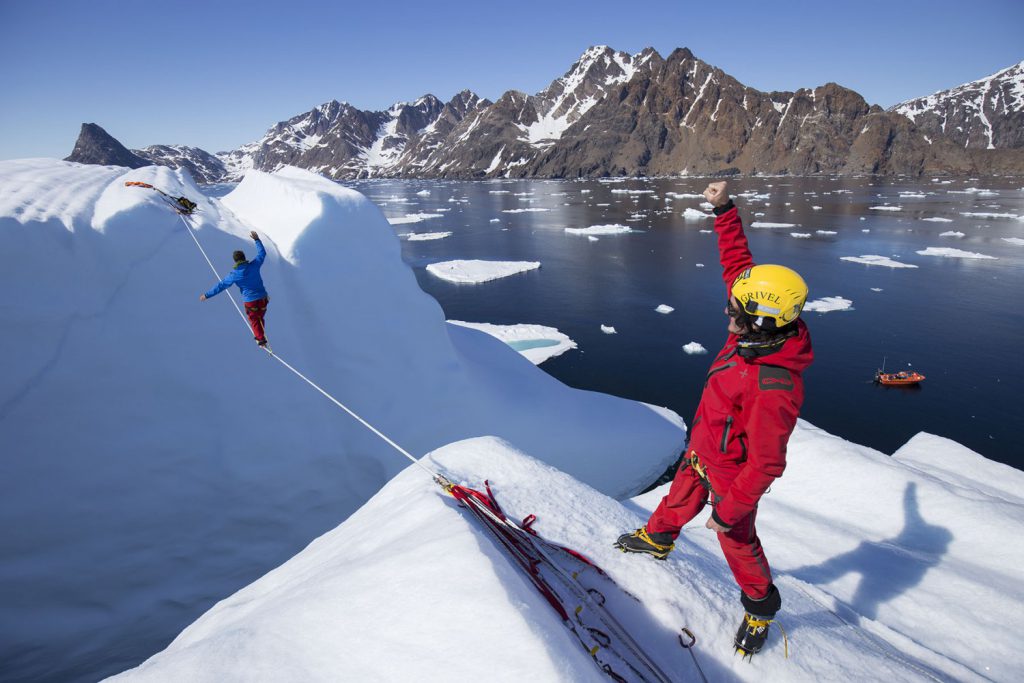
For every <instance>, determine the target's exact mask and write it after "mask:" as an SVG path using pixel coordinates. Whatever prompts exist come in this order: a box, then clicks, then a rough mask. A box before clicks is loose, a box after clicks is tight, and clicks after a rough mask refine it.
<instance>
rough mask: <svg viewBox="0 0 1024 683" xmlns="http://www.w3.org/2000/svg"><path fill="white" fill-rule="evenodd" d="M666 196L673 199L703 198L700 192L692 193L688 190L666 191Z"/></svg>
mask: <svg viewBox="0 0 1024 683" xmlns="http://www.w3.org/2000/svg"><path fill="white" fill-rule="evenodd" d="M665 196H666V197H672V198H673V199H703V198H704V195H702V194H693V193H690V192H666V193H665Z"/></svg>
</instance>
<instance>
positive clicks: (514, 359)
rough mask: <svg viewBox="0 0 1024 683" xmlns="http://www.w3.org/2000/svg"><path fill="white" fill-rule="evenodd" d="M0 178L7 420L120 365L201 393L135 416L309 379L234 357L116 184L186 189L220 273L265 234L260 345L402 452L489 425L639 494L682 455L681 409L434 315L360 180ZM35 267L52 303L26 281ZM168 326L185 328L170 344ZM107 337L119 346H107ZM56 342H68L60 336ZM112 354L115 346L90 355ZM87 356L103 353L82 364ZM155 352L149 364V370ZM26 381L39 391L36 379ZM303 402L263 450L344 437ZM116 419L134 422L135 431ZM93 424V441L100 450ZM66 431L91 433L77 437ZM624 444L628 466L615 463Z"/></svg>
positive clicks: (197, 287) (241, 333)
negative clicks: (619, 390) (557, 374)
mask: <svg viewBox="0 0 1024 683" xmlns="http://www.w3.org/2000/svg"><path fill="white" fill-rule="evenodd" d="M0 179H2V181H3V183H4V186H5V189H6V188H14V191H13V192H12V193H11V194H10V195H9V198H7V199H6V201H4V203H3V204H0V227H2V229H3V238H4V242H5V245H6V246H8V247H9V248H10V249H11V253H15V254H19V255H21V257H20V258H19V259H16V260H12V262H11V265H12V266H13V267H12V268H9V269H5V270H4V272H3V274H2V275H0V285H2V287H3V289H4V290H5V291H7V292H9V293H11V298H10V299H9V300H8V302H7V303H6V304H5V305H6V307H8V309H9V310H7V311H5V313H6V314H7V315H6V319H7V321H8V322H9V323H11V328H10V329H11V330H13V331H14V334H5V335H3V336H2V339H0V344H2V346H0V351H2V352H3V357H4V358H5V359H14V358H17V359H20V360H19V362H18V363H11V361H10V360H6V361H5V364H10V365H11V367H9V368H7V367H5V370H7V371H8V372H9V373H10V374H8V375H7V379H6V380H5V383H4V389H5V391H4V395H3V396H2V397H0V405H2V406H3V413H0V415H3V416H4V417H6V416H8V415H9V414H10V413H11V412H12V411H28V412H31V411H32V410H34V409H38V406H37V405H36V400H37V399H36V400H34V399H33V395H35V394H36V393H37V392H40V391H42V392H43V393H45V394H46V395H47V396H50V399H49V400H50V401H51V403H50V404H49V406H50V409H51V410H58V412H59V407H60V405H61V404H63V403H67V402H68V398H67V397H66V395H65V394H64V392H67V391H74V390H75V388H76V387H81V386H83V385H84V384H93V386H94V387H95V386H96V384H95V382H94V381H93V380H95V379H98V377H97V376H98V375H100V374H103V375H105V380H106V381H108V382H110V383H111V386H110V387H106V388H104V390H103V393H101V394H100V395H99V396H96V398H97V399H99V400H100V402H102V399H103V398H104V397H105V396H106V395H111V394H117V387H119V386H120V388H122V389H127V388H128V386H129V385H131V386H136V385H138V383H139V379H140V378H139V377H138V376H135V375H133V374H132V373H133V372H134V370H135V368H136V366H146V367H147V369H146V371H145V374H146V375H147V378H150V379H153V380H155V381H154V384H153V386H159V385H161V384H164V383H166V382H176V383H179V384H181V385H182V386H181V388H182V389H189V390H191V391H194V392H195V393H196V395H197V396H201V397H203V398H204V399H208V400H209V401H210V403H209V404H208V405H204V406H202V410H199V411H197V410H195V409H191V410H189V409H187V407H186V406H180V407H182V408H186V409H185V411H184V412H183V413H180V414H176V415H174V416H172V417H162V416H160V415H159V414H160V413H166V412H167V411H168V406H166V405H164V404H163V403H162V402H163V401H164V400H165V398H166V396H153V397H152V399H153V403H152V405H149V406H148V408H149V410H146V409H145V408H146V407H145V406H140V405H137V406H136V409H135V412H138V413H142V414H144V417H143V420H146V421H148V420H156V421H157V422H160V421H161V420H166V421H168V422H173V423H175V424H180V423H181V422H182V421H183V420H184V421H190V420H191V419H192V418H195V419H200V418H201V417H203V416H204V415H205V416H207V417H213V416H216V417H218V418H219V419H220V420H227V421H229V422H230V421H231V420H234V419H238V418H240V417H243V416H244V413H245V411H244V410H241V411H233V410H232V407H231V405H230V403H232V402H233V398H234V397H233V396H230V395H228V396H225V399H224V400H223V401H218V399H217V390H218V389H219V388H220V387H222V386H223V384H224V383H226V382H237V383H239V384H235V385H234V387H235V390H236V392H238V393H242V394H244V392H247V391H252V392H254V393H257V394H275V393H276V392H280V391H286V390H287V394H288V397H289V399H292V394H295V395H296V397H297V396H298V394H299V390H302V391H305V389H304V388H303V386H302V385H301V382H300V381H299V380H297V379H295V378H294V377H291V376H288V375H286V374H281V373H280V372H279V371H278V368H269V369H266V368H264V370H265V371H264V372H263V374H258V373H259V371H258V370H257V368H262V367H263V366H255V365H254V363H265V360H266V359H265V358H263V357H261V355H260V354H257V353H256V352H255V349H254V348H253V349H251V351H252V352H251V353H249V351H250V348H249V344H250V343H251V342H250V339H251V335H250V334H249V333H248V331H247V328H245V327H243V326H242V322H241V320H240V319H239V318H238V315H237V313H235V312H234V311H233V310H232V309H231V307H230V305H229V303H228V301H227V298H226V297H225V296H224V295H221V296H220V297H218V298H217V299H213V300H210V301H208V302H204V303H202V304H200V303H198V302H197V301H196V298H197V294H198V293H199V292H202V291H203V290H204V289H205V288H207V287H208V286H209V284H210V283H211V282H214V281H215V280H214V278H213V275H212V273H211V272H210V271H209V269H208V266H207V264H206V263H205V262H204V261H203V259H202V256H201V255H200V254H199V252H198V251H197V250H196V247H195V244H194V243H193V242H192V240H191V239H190V238H189V237H188V235H187V233H186V232H185V228H184V226H183V225H182V223H181V222H180V221H179V220H178V218H177V217H176V215H175V214H174V213H172V212H170V211H167V210H166V208H165V207H164V206H163V205H162V204H161V203H160V202H159V197H158V196H157V195H156V194H155V193H152V192H150V191H146V190H140V189H138V188H125V187H124V186H123V184H124V181H125V180H142V181H146V182H152V183H154V184H156V185H158V186H161V187H163V188H165V189H166V191H168V192H169V193H171V194H172V195H177V194H179V193H182V194H186V195H188V196H190V197H194V198H198V199H199V201H200V213H199V214H198V217H197V219H196V220H197V224H198V227H199V229H198V231H197V235H198V238H199V241H200V242H201V243H202V244H203V247H204V248H205V250H206V251H207V253H208V254H210V255H211V258H212V259H214V263H215V265H219V266H221V267H222V270H221V274H222V275H223V274H224V273H225V272H226V270H225V269H223V266H224V265H225V263H226V262H227V261H228V259H227V257H226V255H227V254H230V253H231V251H232V250H233V249H236V248H242V249H246V248H248V249H249V250H250V253H251V250H252V242H251V241H250V240H249V239H248V237H247V234H248V231H249V230H257V231H258V232H259V233H261V234H262V235H264V236H265V240H266V244H267V246H268V251H269V252H270V256H269V257H268V259H267V263H266V265H265V266H264V269H263V275H264V279H265V281H266V282H267V286H268V290H269V291H270V293H271V304H270V309H269V312H268V317H267V326H268V328H267V329H268V336H269V337H270V339H271V341H272V343H273V345H274V347H275V350H276V351H278V352H279V353H281V354H282V356H284V357H289V358H290V359H291V360H292V361H294V364H296V365H299V366H301V367H302V368H304V369H305V370H307V371H308V374H309V375H311V376H313V377H314V378H315V380H317V381H318V383H320V384H321V385H322V386H325V387H330V388H333V389H335V390H336V391H337V397H338V399H339V400H341V401H342V402H343V403H346V402H347V403H346V405H350V407H351V408H353V409H354V410H356V412H360V413H361V414H362V415H363V417H364V418H366V419H367V420H369V421H370V422H372V423H375V424H378V425H379V426H380V427H381V428H383V429H385V430H386V431H387V432H388V433H389V434H390V435H391V436H392V438H394V439H395V440H396V441H397V442H398V443H400V444H404V447H405V448H406V449H407V450H410V451H411V452H414V453H418V454H422V453H425V452H426V451H428V450H431V449H433V448H436V447H438V446H440V445H443V444H445V443H450V442H451V441H455V440H458V439H460V438H465V437H468V436H474V435H478V434H494V435H498V436H502V437H503V438H508V439H510V440H513V441H515V442H517V443H520V444H522V445H523V447H528V448H530V449H531V450H532V451H533V452H534V453H535V454H536V455H537V457H539V458H541V459H542V460H549V461H550V462H551V463H552V464H555V465H557V466H558V467H560V468H563V469H566V470H567V471H569V472H572V473H573V474H574V475H577V476H579V477H580V478H582V479H583V480H584V481H587V482H588V483H590V484H592V485H594V486H596V487H597V488H598V489H600V490H603V491H605V492H607V493H610V494H612V495H623V494H627V493H629V492H631V491H636V490H637V489H638V487H640V486H642V485H643V484H644V483H645V482H648V481H650V479H651V475H652V474H653V475H655V476H656V475H657V473H658V472H659V471H660V470H661V469H663V468H664V467H665V465H666V463H667V462H671V460H672V459H673V458H674V457H675V456H676V455H677V454H678V450H679V448H680V446H681V443H682V438H683V435H684V430H683V428H682V426H681V425H682V423H681V420H679V419H678V418H672V419H666V417H665V416H664V414H663V413H662V412H660V411H655V410H652V409H651V408H649V407H647V406H644V405H642V404H638V403H636V402H633V401H626V400H621V399H617V398H614V397H611V396H607V395H603V394H596V393H592V392H584V391H578V390H574V389H570V388H569V387H566V386H565V385H563V384H561V383H560V382H558V381H557V380H554V379H553V378H551V377H550V376H549V375H547V374H545V373H544V372H541V371H538V370H536V369H535V368H534V367H533V366H532V364H530V363H529V362H527V361H525V360H524V359H522V358H521V357H520V356H519V354H517V353H515V352H514V351H512V350H510V349H508V348H507V347H506V345H504V344H502V343H500V342H498V341H497V340H494V339H493V338H492V337H490V336H489V335H486V334H483V333H480V332H478V331H475V330H470V329H467V328H459V327H452V326H449V325H446V324H445V320H444V316H443V313H442V311H441V309H440V307H439V306H438V305H437V303H436V302H435V301H434V300H433V299H432V298H430V297H429V296H427V295H426V294H424V293H423V292H422V291H421V290H420V289H419V288H418V286H417V285H416V281H415V278H414V276H413V274H412V271H411V270H410V269H409V268H408V266H406V265H405V264H404V263H403V262H402V260H401V257H400V246H399V241H398V238H397V237H396V236H395V233H394V231H393V229H392V228H391V226H390V225H389V224H388V222H387V221H386V220H385V219H384V217H383V216H382V215H381V213H380V211H379V210H378V209H377V208H376V207H375V206H374V205H373V204H372V203H371V202H370V201H369V200H367V199H366V198H365V197H363V196H362V195H361V194H359V193H358V192H355V191H353V190H349V189H346V188H343V187H341V186H339V185H337V184H335V183H333V182H330V181H328V180H326V179H324V178H322V177H320V176H317V175H315V174H313V173H310V172H308V171H302V170H299V169H295V168H290V167H286V168H284V169H282V170H280V171H278V172H276V173H274V174H266V173H262V172H259V171H251V172H250V173H249V174H248V175H247V176H246V179H245V181H243V182H242V183H241V184H240V185H239V186H238V188H237V189H236V190H234V191H233V192H232V193H231V194H229V195H227V196H226V197H224V198H223V200H221V201H217V200H215V199H206V198H202V195H201V193H199V192H198V190H197V189H196V188H195V187H194V186H192V185H191V182H190V180H189V179H188V178H187V177H186V176H185V175H182V174H181V173H179V172H176V171H170V170H168V169H164V168H158V167H149V168H144V169H138V170H135V171H129V172H125V171H124V170H123V169H115V168H110V167H95V166H80V165H77V164H69V163H66V162H56V161H49V160H36V161H18V162H4V163H3V164H0ZM43 262H45V263H46V264H47V273H48V275H47V277H48V278H55V280H54V279H51V280H50V282H51V284H52V288H53V289H56V290H57V291H59V292H60V293H61V296H60V297H54V296H53V295H52V294H51V293H50V288H40V287H38V286H37V285H38V280H37V273H38V271H39V266H40V264H41V263H43ZM154 288H155V290H156V291H154ZM354 294H358V296H353V295H354ZM154 296H155V297H158V300H159V303H160V305H159V306H155V305H154V303H155V302H154ZM169 320H175V321H183V322H184V324H180V325H174V326H173V327H174V330H173V331H174V334H173V335H170V336H169V335H167V334H166V331H167V330H166V327H167V325H166V324H165V323H164V321H169ZM115 327H116V329H115ZM115 335H117V336H118V337H119V340H118V342H117V343H111V342H112V339H113V337H114V336H115ZM69 336H73V337H74V343H73V344H66V343H65V342H66V341H67V338H68V337H69ZM50 340H55V341H54V342H50ZM114 347H116V349H117V353H115V354H111V357H106V356H104V355H103V349H104V348H114ZM196 352H199V353H196ZM97 353H99V354H100V357H101V358H102V361H97V362H95V363H94V362H92V361H90V360H89V359H90V358H96V356H97ZM194 353H195V355H193V354H194ZM154 356H155V357H158V358H160V362H159V363H152V362H150V361H151V359H152V358H154ZM314 361H315V364H314ZM118 363H122V364H123V366H122V367H118ZM41 379H45V380H46V381H45V382H44V384H45V385H47V386H48V387H49V388H48V389H40V388H39V387H38V386H36V385H38V383H39V380H41ZM29 386H32V387H33V389H32V391H31V392H28V393H29V395H25V393H26V388H27V387H29ZM185 393H187V392H185ZM306 398H308V399H309V400H308V401H307V400H305V399H306ZM146 400H147V399H146V398H145V397H144V398H143V401H144V402H145V401H146ZM302 404H303V405H302V406H301V407H299V406H296V407H295V408H293V409H291V411H290V412H292V411H293V412H294V414H291V415H289V417H290V418H292V419H299V415H300V414H301V413H303V412H305V411H306V410H309V409H313V410H314V411H315V413H316V415H314V416H310V417H308V418H303V419H302V422H303V424H302V425H301V426H297V427H296V428H293V429H290V430H288V433H287V434H286V435H284V439H282V441H283V443H281V444H279V445H271V444H268V447H267V450H268V452H274V451H275V449H276V448H278V447H280V448H281V449H282V452H284V451H287V448H286V447H285V445H284V444H285V443H287V441H288V440H289V439H291V438H292V437H293V436H294V434H295V432H296V431H298V430H301V431H303V432H304V431H305V430H306V429H326V432H325V438H326V439H327V441H328V442H334V441H336V440H337V439H338V438H339V437H340V436H342V434H345V433H352V428H353V425H352V424H345V423H346V422H350V421H348V420H347V419H342V418H340V417H333V418H331V419H330V420H325V419H323V418H324V417H325V415H324V411H323V410H322V409H321V408H323V406H324V405H327V406H328V407H329V404H324V403H323V399H322V397H319V396H318V395H317V394H315V393H311V394H309V395H308V396H304V397H303V400H302ZM176 407H178V406H176ZM158 408H162V409H158ZM150 412H151V413H152V415H150V414H149V413H150ZM238 413H241V414H238ZM306 422H310V423H314V424H317V425H319V424H321V423H322V422H334V423H336V424H335V425H334V426H332V427H330V428H324V427H316V426H313V424H305V423H306ZM337 423H340V424H337ZM148 426H149V427H153V426H155V425H148ZM356 426H357V425H356ZM15 429H17V427H16V426H15ZM213 429H214V427H213V425H212V424H205V425H198V426H196V428H195V429H194V430H185V431H186V432H187V431H192V432H194V435H195V436H199V437H203V436H205V435H207V434H208V433H209V431H211V430H213ZM218 429H219V428H218ZM359 429H362V428H359ZM339 430H340V431H339ZM132 431H133V432H140V433H141V432H143V431H144V426H143V425H140V426H139V427H138V428H137V429H135V430H132ZM6 435H10V436H11V437H12V438H11V441H12V442H13V443H19V444H20V445H21V447H22V448H24V447H25V446H26V445H27V444H29V443H31V442H32V441H33V439H34V438H35V436H36V435H35V434H34V432H33V431H32V430H25V431H23V432H20V433H18V434H16V435H15V434H11V433H10V432H9V431H7V430H5V436H6ZM328 435H329V436H328ZM14 436H18V437H20V438H21V441H17V440H15V439H14V438H13V437H14ZM107 436H108V435H106V434H97V435H95V438H97V439H98V440H101V441H104V443H105V439H106V438H107ZM82 438H86V439H89V438H92V436H91V435H89V434H86V435H81V434H80V435H78V436H76V439H82ZM183 438H187V435H186V434H183ZM270 438H273V437H270ZM371 444H373V442H372V440H371V441H368V442H367V443H366V444H365V445H364V444H360V450H362V451H363V452H364V453H372V454H373V459H374V460H378V461H379V463H380V467H381V468H382V470H381V472H382V473H388V472H390V473H394V472H397V471H398V470H399V469H400V468H401V467H400V466H402V465H403V463H402V462H401V461H400V460H399V459H396V458H395V457H394V456H393V455H392V454H391V452H389V451H388V449H387V447H383V448H382V447H381V445H377V444H373V445H371ZM88 448H89V447H88V446H86V450H88ZM627 451H628V452H630V454H631V458H632V460H631V462H632V463H633V465H634V471H633V472H632V473H630V474H628V475H626V476H625V477H623V476H622V475H621V474H620V473H615V474H614V475H613V474H611V472H612V471H613V470H615V469H616V468H615V467H613V465H614V464H615V463H617V462H618V459H619V458H620V457H621V454H622V453H624V452H627ZM377 479H378V481H379V482H380V481H381V480H380V479H379V478H377Z"/></svg>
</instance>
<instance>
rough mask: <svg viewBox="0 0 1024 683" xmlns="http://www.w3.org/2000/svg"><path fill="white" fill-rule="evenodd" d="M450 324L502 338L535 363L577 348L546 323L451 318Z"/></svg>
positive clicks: (537, 363)
mask: <svg viewBox="0 0 1024 683" xmlns="http://www.w3.org/2000/svg"><path fill="white" fill-rule="evenodd" d="M448 324H450V325H458V326H460V327H468V328H471V329H474V330H479V331H481V332H484V333H486V334H489V335H491V336H492V337H494V338H495V339H500V340H501V341H503V342H505V343H506V344H508V345H509V346H511V347H512V348H513V349H515V350H516V351H518V352H519V353H521V354H522V355H523V356H524V357H525V358H527V359H528V360H529V361H530V362H531V363H533V364H534V365H540V364H541V363H543V362H544V361H546V360H548V359H549V358H554V357H555V356H561V355H562V354H563V353H565V352H566V351H569V350H571V349H575V348H576V342H574V341H573V340H572V339H570V338H569V337H568V336H567V335H565V334H563V333H561V332H559V331H558V329H556V328H554V327H547V326H545V325H528V324H520V325H493V324H491V323H469V322H464V321H462V320H449V321H448Z"/></svg>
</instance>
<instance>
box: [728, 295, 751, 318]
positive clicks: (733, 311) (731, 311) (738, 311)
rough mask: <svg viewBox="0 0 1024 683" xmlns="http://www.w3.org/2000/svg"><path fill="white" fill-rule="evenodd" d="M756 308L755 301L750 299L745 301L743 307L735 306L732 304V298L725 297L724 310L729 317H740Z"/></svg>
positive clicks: (749, 313)
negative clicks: (745, 303)
mask: <svg viewBox="0 0 1024 683" xmlns="http://www.w3.org/2000/svg"><path fill="white" fill-rule="evenodd" d="M756 310H757V302H756V301H754V300H753V299H751V300H750V301H748V302H747V305H746V306H745V307H744V308H736V307H735V306H733V304H732V299H727V300H726V302H725V312H726V315H728V316H729V317H730V318H742V317H744V316H748V315H751V314H752V313H754V311H756Z"/></svg>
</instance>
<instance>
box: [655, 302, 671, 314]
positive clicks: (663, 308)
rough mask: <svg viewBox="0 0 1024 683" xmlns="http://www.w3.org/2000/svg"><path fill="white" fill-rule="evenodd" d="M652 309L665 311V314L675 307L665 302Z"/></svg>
mask: <svg viewBox="0 0 1024 683" xmlns="http://www.w3.org/2000/svg"><path fill="white" fill-rule="evenodd" d="M654 310H656V311H657V312H658V313H666V314H667V313H671V312H672V311H674V310H676V309H674V308H672V307H671V306H667V305H665V304H660V305H659V306H658V307H657V308H655V309H654Z"/></svg>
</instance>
